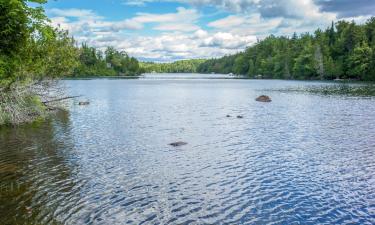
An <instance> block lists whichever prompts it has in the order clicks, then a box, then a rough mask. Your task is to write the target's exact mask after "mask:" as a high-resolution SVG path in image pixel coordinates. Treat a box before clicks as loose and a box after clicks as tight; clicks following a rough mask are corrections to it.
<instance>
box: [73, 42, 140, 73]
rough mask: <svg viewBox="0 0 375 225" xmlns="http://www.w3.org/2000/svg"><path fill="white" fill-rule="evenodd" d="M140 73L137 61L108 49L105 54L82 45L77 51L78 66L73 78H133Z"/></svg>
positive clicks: (125, 54) (111, 48)
mask: <svg viewBox="0 0 375 225" xmlns="http://www.w3.org/2000/svg"><path fill="white" fill-rule="evenodd" d="M140 73H142V70H141V69H140V67H139V63H138V60H137V59H135V58H133V57H129V56H128V54H127V53H126V52H124V51H122V52H119V51H117V50H116V49H115V48H113V47H108V48H107V49H106V51H105V53H103V52H101V51H100V50H97V49H96V48H93V47H88V46H87V45H86V44H83V45H82V47H81V48H80V49H79V66H78V67H77V68H76V70H75V71H74V76H79V77H84V76H135V75H138V74H140Z"/></svg>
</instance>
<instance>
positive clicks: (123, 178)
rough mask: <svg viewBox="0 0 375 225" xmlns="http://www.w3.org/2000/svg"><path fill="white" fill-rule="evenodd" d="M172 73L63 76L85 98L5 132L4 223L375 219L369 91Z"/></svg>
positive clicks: (0, 153) (374, 101) (373, 107)
mask: <svg viewBox="0 0 375 225" xmlns="http://www.w3.org/2000/svg"><path fill="white" fill-rule="evenodd" d="M173 76H174V77H173V79H169V78H168V77H165V76H162V75H157V77H154V76H153V75H147V76H145V77H144V78H142V79H138V80H105V79H101V80H70V81H64V82H65V83H66V85H67V86H68V88H69V92H70V94H72V95H83V97H81V99H80V100H86V99H87V100H90V105H89V106H78V105H77V101H79V100H76V102H72V103H71V104H70V106H69V112H59V113H58V114H57V115H56V116H54V117H52V118H51V119H49V120H48V121H46V122H38V123H35V124H33V125H28V126H22V127H19V128H1V129H0V179H1V190H0V191H1V192H0V194H1V195H0V224H353V223H356V224H374V223H375V98H374V97H372V95H361V94H359V95H352V94H345V92H344V93H336V92H335V93H330V92H324V93H323V94H319V91H309V90H319V89H323V90H330V89H331V88H332V89H335V88H336V89H337V85H338V84H334V83H324V82H297V81H267V80H235V79H207V78H208V77H207V75H206V76H203V77H202V76H201V77H200V79H190V78H192V77H191V76H193V78H198V77H195V76H199V75H190V76H187V75H184V76H183V77H180V76H179V75H173ZM179 77H180V78H179ZM215 77H216V78H220V76H218V75H215ZM178 78H179V79H178ZM340 85H341V86H342V85H345V87H349V89H350V90H351V89H352V88H353V87H354V88H355V87H357V86H358V85H359V86H360V87H362V86H361V85H362V84H340ZM322 87H323V88H322ZM288 90H298V91H288ZM304 90H307V91H304ZM340 90H341V89H340ZM261 94H267V95H270V96H271V98H272V100H273V101H272V102H271V103H260V102H256V101H255V100H254V99H255V98H256V97H257V96H259V95H261ZM227 115H230V117H227ZM238 115H241V116H243V118H242V119H239V118H237V116H238ZM175 141H184V142H187V143H188V144H187V145H185V146H181V147H178V148H175V147H172V146H169V143H171V142H175Z"/></svg>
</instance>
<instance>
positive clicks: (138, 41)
mask: <svg viewBox="0 0 375 225" xmlns="http://www.w3.org/2000/svg"><path fill="white" fill-rule="evenodd" d="M45 9H46V12H47V15H48V16H49V17H50V18H51V21H52V24H53V25H54V26H56V27H60V28H62V29H66V30H69V32H70V34H72V35H73V36H74V37H75V39H76V40H77V41H78V42H79V43H82V42H86V43H88V44H89V45H91V46H95V47H98V48H100V49H105V47H106V46H113V47H115V48H117V49H119V50H125V51H127V52H128V53H129V54H130V55H132V56H134V57H137V58H138V59H140V60H144V61H175V60H180V59H191V58H211V57H220V56H223V55H227V54H233V53H236V52H239V51H242V50H244V49H245V48H246V47H247V46H251V45H253V44H254V43H255V42H256V41H257V39H262V38H264V37H265V36H268V35H270V34H274V35H291V34H292V33H293V32H298V33H302V32H309V31H313V30H315V29H317V28H326V27H327V26H329V24H330V23H331V21H332V20H338V19H345V20H355V21H357V22H360V23H361V22H364V21H366V19H368V18H369V17H371V16H374V15H373V14H374V12H375V1H374V0H79V1H77V0H55V1H49V2H48V3H47V4H46V5H45Z"/></svg>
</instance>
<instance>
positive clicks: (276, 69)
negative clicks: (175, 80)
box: [197, 17, 375, 81]
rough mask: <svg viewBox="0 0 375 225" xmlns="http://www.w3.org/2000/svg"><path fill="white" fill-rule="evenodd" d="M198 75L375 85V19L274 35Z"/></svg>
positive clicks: (211, 63) (208, 65)
mask: <svg viewBox="0 0 375 225" xmlns="http://www.w3.org/2000/svg"><path fill="white" fill-rule="evenodd" d="M197 71H198V72H200V73H211V72H215V73H235V74H242V75H247V76H249V77H252V78H260V77H262V78H272V79H307V80H311V79H321V80H323V79H324V80H331V79H357V80H366V81H375V17H373V18H371V19H369V20H368V21H367V22H366V23H364V24H356V23H355V22H354V21H352V22H347V21H338V22H336V23H333V22H332V25H331V26H330V27H329V28H327V29H326V30H321V29H317V30H316V31H315V32H314V33H313V34H310V33H305V34H301V35H297V34H296V33H294V34H293V36H292V37H286V36H280V37H276V36H274V35H271V36H269V37H267V38H265V39H264V40H261V41H258V42H257V43H256V44H255V45H254V46H251V47H248V48H247V49H246V50H245V51H244V52H241V53H238V54H235V55H229V56H224V57H222V58H218V59H210V60H207V61H205V62H203V63H201V64H200V65H199V66H198V68H197Z"/></svg>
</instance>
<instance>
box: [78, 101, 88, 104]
mask: <svg viewBox="0 0 375 225" xmlns="http://www.w3.org/2000/svg"><path fill="white" fill-rule="evenodd" d="M78 105H90V102H89V101H85V102H79V103H78Z"/></svg>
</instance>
